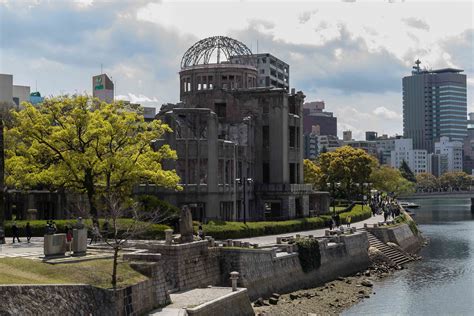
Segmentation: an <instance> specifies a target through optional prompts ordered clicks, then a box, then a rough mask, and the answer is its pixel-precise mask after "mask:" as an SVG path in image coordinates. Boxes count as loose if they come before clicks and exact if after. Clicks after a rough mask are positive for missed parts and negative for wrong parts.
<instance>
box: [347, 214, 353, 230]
mask: <svg viewBox="0 0 474 316" xmlns="http://www.w3.org/2000/svg"><path fill="white" fill-rule="evenodd" d="M351 221H352V217H351V216H350V215H349V216H347V217H346V223H347V227H351Z"/></svg>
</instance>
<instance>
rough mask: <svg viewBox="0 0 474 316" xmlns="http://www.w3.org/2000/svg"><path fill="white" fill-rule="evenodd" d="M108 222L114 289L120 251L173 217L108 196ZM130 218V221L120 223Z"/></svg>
mask: <svg viewBox="0 0 474 316" xmlns="http://www.w3.org/2000/svg"><path fill="white" fill-rule="evenodd" d="M105 203H106V209H107V214H106V216H107V217H106V221H108V220H110V223H109V231H108V234H107V232H106V234H107V235H106V236H103V237H104V241H105V243H106V244H107V245H108V246H109V247H110V248H111V249H112V250H113V254H114V255H113V268H112V287H113V289H116V288H117V266H118V259H119V254H120V251H121V250H122V249H123V247H124V245H125V244H126V243H127V241H129V240H131V239H133V238H138V237H140V236H143V233H145V232H146V231H147V230H149V229H150V227H151V226H152V225H154V224H156V223H163V222H165V221H167V220H169V218H170V217H171V215H170V214H167V213H166V212H162V211H161V210H159V209H155V210H151V211H147V212H143V211H141V210H140V205H139V203H137V202H134V203H131V204H130V203H127V201H125V200H124V198H122V197H121V196H120V195H119V194H117V193H113V194H108V195H107V196H106V197H105ZM122 218H128V219H129V220H128V221H120V219H122Z"/></svg>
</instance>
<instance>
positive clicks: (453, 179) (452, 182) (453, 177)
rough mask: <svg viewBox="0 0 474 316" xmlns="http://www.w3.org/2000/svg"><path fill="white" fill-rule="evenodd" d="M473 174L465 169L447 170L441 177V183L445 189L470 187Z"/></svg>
mask: <svg viewBox="0 0 474 316" xmlns="http://www.w3.org/2000/svg"><path fill="white" fill-rule="evenodd" d="M471 179H472V178H471V176H469V175H468V174H467V173H465V172H463V171H453V172H445V173H443V174H442V175H441V176H440V177H439V183H440V186H441V188H443V189H444V190H447V189H450V188H451V189H453V190H461V189H468V188H469V186H470V185H471Z"/></svg>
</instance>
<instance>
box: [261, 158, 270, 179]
mask: <svg viewBox="0 0 474 316" xmlns="http://www.w3.org/2000/svg"><path fill="white" fill-rule="evenodd" d="M262 173H263V177H262V178H263V179H262V180H263V183H270V164H269V163H268V162H264V163H263V164H262Z"/></svg>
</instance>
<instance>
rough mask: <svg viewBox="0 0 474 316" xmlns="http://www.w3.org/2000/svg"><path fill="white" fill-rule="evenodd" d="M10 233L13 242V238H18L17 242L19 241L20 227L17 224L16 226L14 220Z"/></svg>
mask: <svg viewBox="0 0 474 316" xmlns="http://www.w3.org/2000/svg"><path fill="white" fill-rule="evenodd" d="M12 235H13V243H15V238H16V239H17V240H18V242H21V240H20V237H19V235H20V229H19V228H18V226H16V222H13V224H12Z"/></svg>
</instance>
